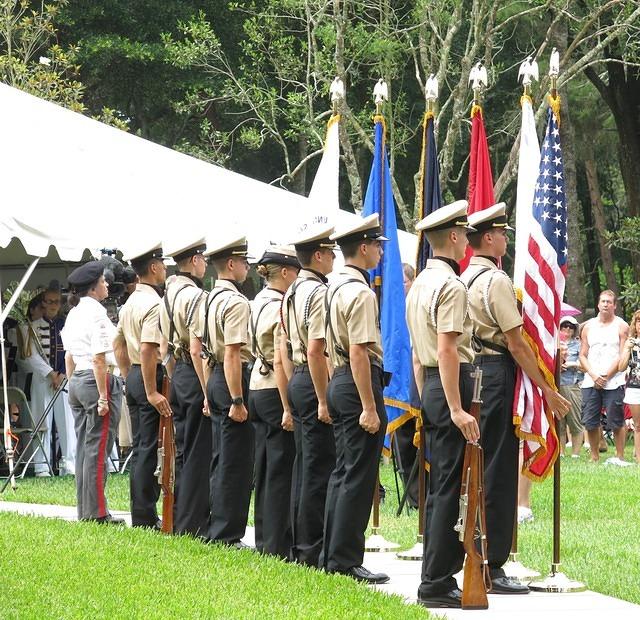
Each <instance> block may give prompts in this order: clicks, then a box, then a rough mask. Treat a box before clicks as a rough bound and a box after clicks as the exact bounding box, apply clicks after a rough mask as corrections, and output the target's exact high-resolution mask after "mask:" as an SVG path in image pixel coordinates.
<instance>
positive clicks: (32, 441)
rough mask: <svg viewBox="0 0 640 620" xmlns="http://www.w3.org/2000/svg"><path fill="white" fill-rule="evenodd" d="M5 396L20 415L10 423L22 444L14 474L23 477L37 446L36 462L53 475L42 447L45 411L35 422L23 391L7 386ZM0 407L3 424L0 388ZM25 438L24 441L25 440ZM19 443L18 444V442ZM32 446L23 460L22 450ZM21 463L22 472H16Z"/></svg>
mask: <svg viewBox="0 0 640 620" xmlns="http://www.w3.org/2000/svg"><path fill="white" fill-rule="evenodd" d="M7 397H8V398H9V403H15V404H17V405H18V408H19V410H20V415H19V418H18V423H17V424H15V425H13V424H12V425H11V432H12V433H13V434H14V435H15V436H17V437H18V440H19V441H20V443H21V444H22V453H21V454H20V456H19V457H18V458H17V460H16V462H15V466H14V476H16V477H19V478H24V475H25V473H26V472H27V468H28V467H29V465H31V464H32V463H33V464H36V462H35V461H34V459H35V455H36V454H37V452H38V448H40V454H42V458H43V460H42V461H38V462H37V464H38V465H40V464H46V466H47V468H48V469H49V473H50V474H51V475H52V476H53V469H52V468H51V463H49V461H48V459H47V457H46V454H45V452H44V450H43V449H42V448H43V440H44V437H45V434H46V430H45V429H44V428H43V426H44V419H45V416H46V411H45V413H43V415H42V416H41V418H40V419H39V420H38V422H37V423H36V422H35V421H34V419H33V414H32V413H31V407H29V402H28V401H27V397H26V395H25V393H24V392H23V391H22V390H21V389H19V388H17V387H11V386H10V387H7ZM0 407H2V410H3V415H2V418H1V419H0V424H4V391H3V390H0ZM0 432H2V433H4V428H2V429H0ZM25 439H26V441H25ZM0 443H1V444H2V445H0V457H2V458H3V459H6V454H5V449H4V442H0ZM19 445H20V444H19ZM30 447H31V448H32V450H31V454H30V455H29V457H28V459H26V461H25V454H24V452H25V451H26V450H27V449H28V448H30ZM19 465H23V469H22V472H21V473H20V474H18V471H17V470H18V466H19ZM8 480H9V475H8V474H7V482H8ZM6 486H7V485H6V484H5V485H4V486H3V488H2V489H0V493H2V492H3V491H4V489H5V488H6Z"/></svg>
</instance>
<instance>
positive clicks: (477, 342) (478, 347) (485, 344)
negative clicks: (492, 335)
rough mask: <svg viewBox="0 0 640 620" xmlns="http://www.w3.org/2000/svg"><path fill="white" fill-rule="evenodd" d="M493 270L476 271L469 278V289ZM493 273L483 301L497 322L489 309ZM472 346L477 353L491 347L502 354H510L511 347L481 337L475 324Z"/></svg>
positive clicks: (483, 295) (487, 268) (488, 312)
mask: <svg viewBox="0 0 640 620" xmlns="http://www.w3.org/2000/svg"><path fill="white" fill-rule="evenodd" d="M491 270H492V268H491V267H484V268H483V269H480V270H479V271H477V272H476V273H474V274H473V277H472V278H471V279H470V280H469V283H468V284H467V289H468V290H471V285H472V284H473V283H474V282H475V281H476V280H477V279H478V278H479V277H480V276H481V275H482V274H483V273H486V272H487V271H491ZM494 271H495V272H496V273H504V272H501V271H499V270H494ZM493 275H494V274H491V278H489V282H488V283H487V287H486V289H485V290H484V291H483V293H482V303H483V304H484V307H485V311H486V312H487V314H488V315H489V318H490V319H491V320H492V321H494V322H495V318H494V317H493V315H492V314H491V310H490V309H489V298H488V293H489V287H490V286H491V280H492V279H493ZM471 348H472V349H473V350H474V351H475V353H476V354H478V353H480V352H481V351H482V349H483V348H484V349H489V350H490V351H494V352H495V353H501V354H502V355H509V349H507V348H506V347H503V346H501V345H499V344H496V343H495V342H489V341H488V340H484V339H483V338H480V337H479V336H478V335H477V334H476V328H475V326H474V328H473V331H472V332H471Z"/></svg>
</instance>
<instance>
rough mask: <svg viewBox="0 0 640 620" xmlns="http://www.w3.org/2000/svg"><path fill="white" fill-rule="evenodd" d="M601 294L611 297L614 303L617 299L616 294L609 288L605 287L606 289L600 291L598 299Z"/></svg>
mask: <svg viewBox="0 0 640 620" xmlns="http://www.w3.org/2000/svg"><path fill="white" fill-rule="evenodd" d="M603 295H608V296H609V297H613V303H614V304H615V303H616V302H617V301H618V296H617V295H616V294H615V293H614V292H613V291H612V290H611V289H607V290H606V291H602V292H601V293H600V295H598V301H600V298H601V297H602V296H603Z"/></svg>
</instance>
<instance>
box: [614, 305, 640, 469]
mask: <svg viewBox="0 0 640 620" xmlns="http://www.w3.org/2000/svg"><path fill="white" fill-rule="evenodd" d="M618 370H620V371H621V372H625V371H627V370H628V371H629V376H628V379H627V387H626V390H625V393H624V402H625V404H627V405H629V409H630V410H631V416H632V418H633V447H634V456H635V459H636V462H637V463H640V310H636V311H635V312H634V313H633V316H632V317H631V325H630V326H629V338H628V339H627V341H626V342H625V345H624V350H623V351H622V355H621V356H620V364H619V365H618Z"/></svg>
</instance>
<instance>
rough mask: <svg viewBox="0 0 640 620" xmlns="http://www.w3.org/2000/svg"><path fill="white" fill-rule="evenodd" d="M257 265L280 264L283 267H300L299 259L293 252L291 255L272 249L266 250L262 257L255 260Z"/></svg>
mask: <svg viewBox="0 0 640 620" xmlns="http://www.w3.org/2000/svg"><path fill="white" fill-rule="evenodd" d="M257 264H258V265H282V266H283V267H295V268H296V269H300V268H301V267H300V261H299V260H298V257H297V256H295V254H294V255H293V256H292V255H291V254H288V253H284V252H277V251H273V250H267V251H266V252H265V253H264V254H263V255H262V258H261V259H260V260H259V261H258V262H257Z"/></svg>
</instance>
